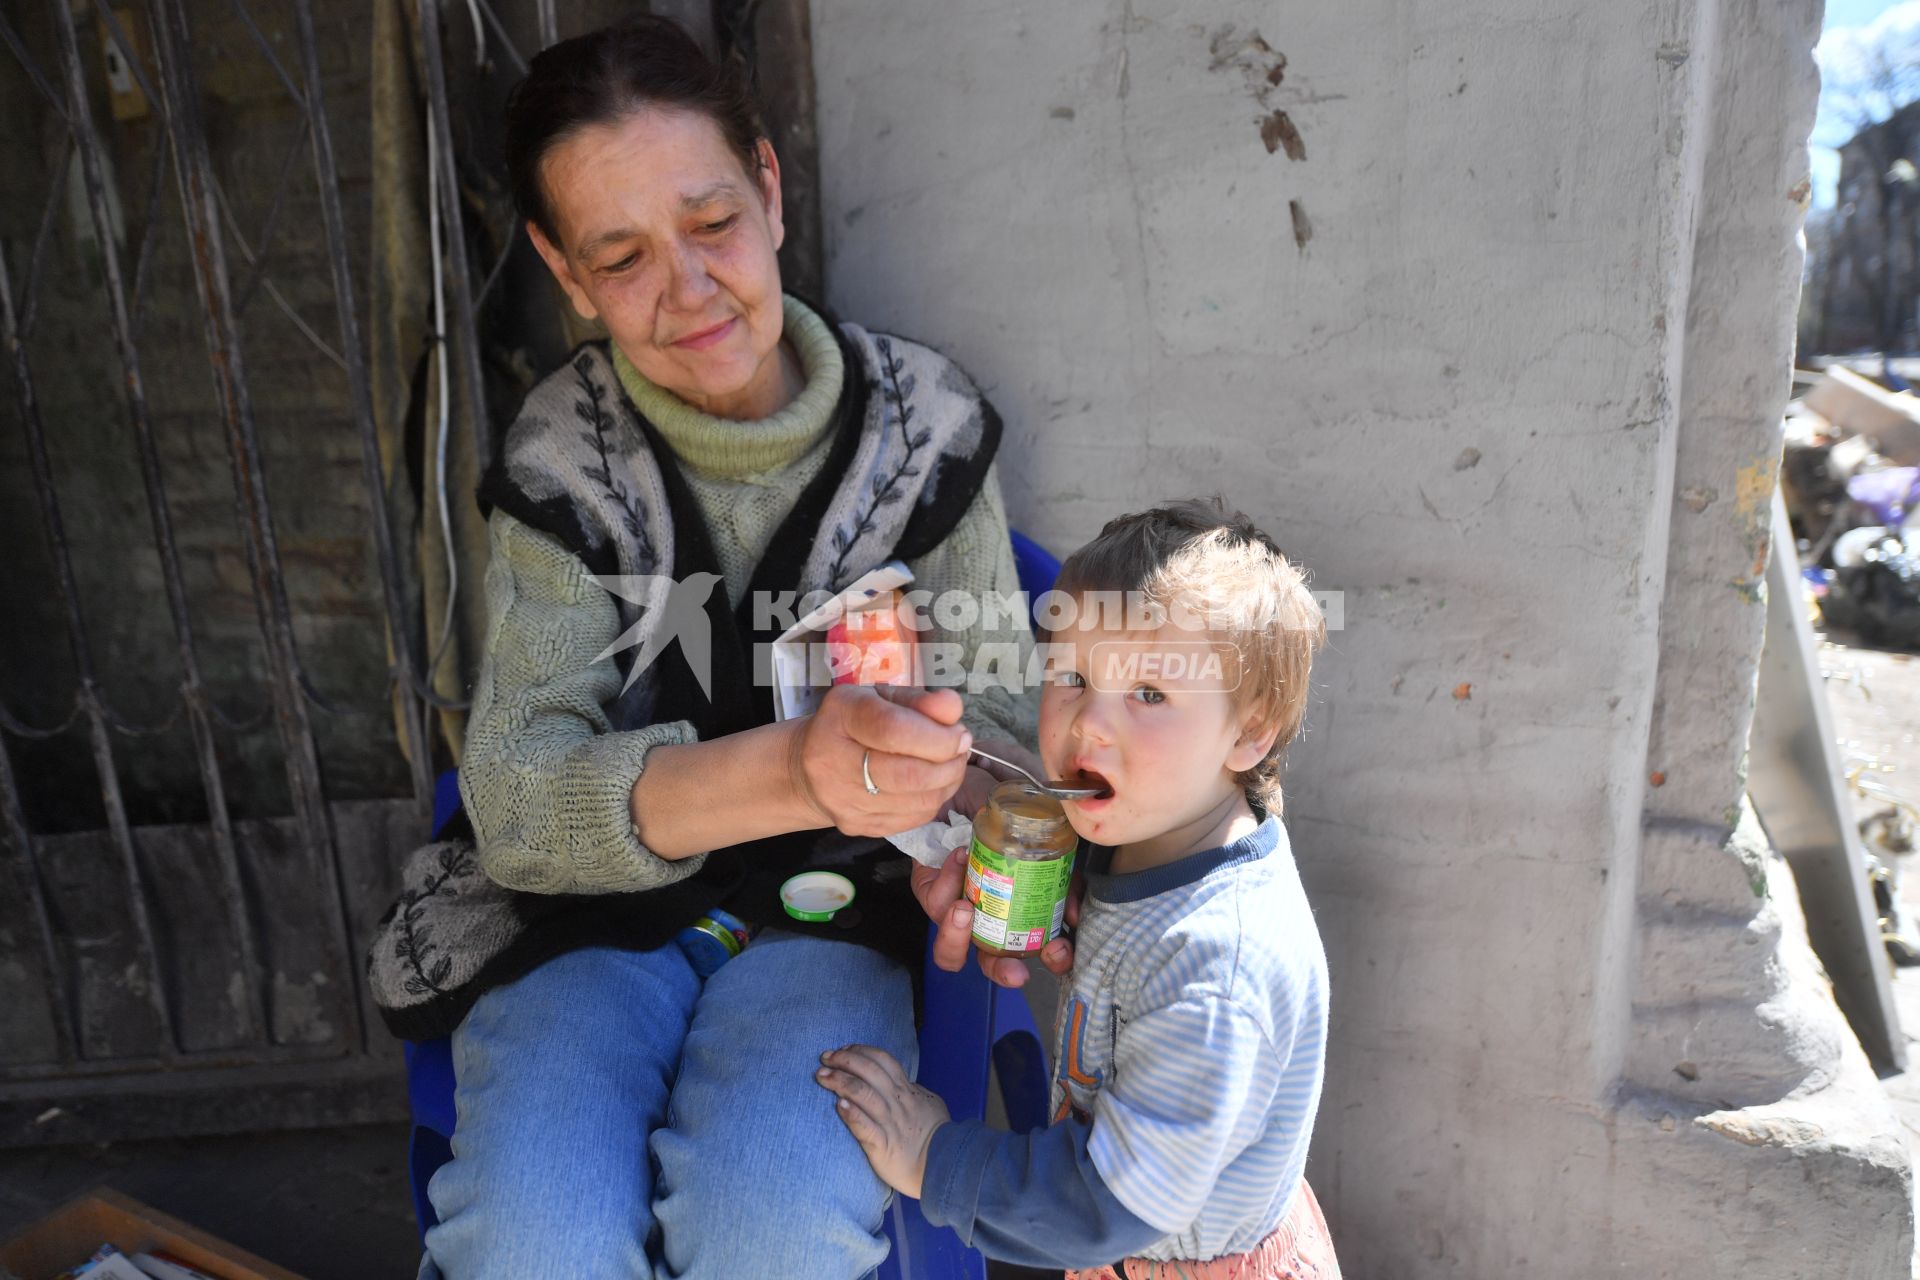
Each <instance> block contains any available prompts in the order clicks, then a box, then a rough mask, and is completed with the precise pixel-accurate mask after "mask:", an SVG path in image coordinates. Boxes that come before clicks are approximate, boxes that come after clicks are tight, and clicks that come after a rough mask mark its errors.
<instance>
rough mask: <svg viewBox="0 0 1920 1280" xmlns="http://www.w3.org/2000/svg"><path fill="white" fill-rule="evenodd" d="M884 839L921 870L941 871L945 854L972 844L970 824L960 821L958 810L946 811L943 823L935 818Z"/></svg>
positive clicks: (965, 820) (961, 819)
mask: <svg viewBox="0 0 1920 1280" xmlns="http://www.w3.org/2000/svg"><path fill="white" fill-rule="evenodd" d="M887 839H888V840H891V841H892V842H893V844H894V846H895V847H896V848H898V849H899V850H900V851H901V852H902V853H904V854H906V855H907V856H908V857H909V858H912V859H913V860H914V861H915V862H917V863H919V864H920V865H921V866H923V867H944V866H945V865H947V855H948V854H950V853H952V852H953V851H954V850H955V849H963V848H965V847H966V846H967V845H969V844H971V843H973V820H972V819H971V818H966V817H962V816H961V814H960V811H959V810H958V809H949V810H947V817H946V820H945V821H942V820H940V819H939V818H935V819H934V820H933V821H932V822H929V823H927V824H926V825H925V826H923V827H914V828H913V829H912V830H910V831H902V832H901V833H900V834H898V835H892V836H888V837H887Z"/></svg>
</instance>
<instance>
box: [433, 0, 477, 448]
mask: <svg viewBox="0 0 1920 1280" xmlns="http://www.w3.org/2000/svg"><path fill="white" fill-rule="evenodd" d="M420 44H421V52H422V53H423V54H424V55H425V61H426V64H427V113H428V119H429V121H430V124H431V127H432V129H433V137H434V145H435V146H436V147H437V148H438V150H439V165H440V208H441V216H442V217H443V218H444V219H445V220H446V237H445V244H446V246H447V251H446V256H447V277H448V279H447V285H448V289H447V292H448V293H449V294H450V295H451V297H452V301H453V319H454V324H455V326H456V328H457V330H458V333H459V337H460V342H459V347H460V372H461V375H462V381H463V382H465V383H466V393H467V408H468V411H469V412H470V413H471V414H472V417H473V447H474V454H475V456H476V457H477V458H478V459H479V463H480V469H481V471H483V472H484V471H485V470H486V469H487V467H488V466H489V465H490V464H491V463H492V461H493V431H492V428H491V426H490V424H489V423H488V422H487V384H486V379H485V378H484V377H483V376H482V375H481V372H480V331H479V329H478V327H477V326H476V325H475V324H474V318H473V276H472V273H471V271H470V270H469V269H468V265H467V232H466V222H465V220H464V218H463V217H462V214H461V210H460V174H459V172H458V166H456V165H455V164H454V160H453V125H452V120H451V113H450V111H449V109H448V107H447V70H446V65H445V63H444V61H443V48H442V43H441V39H440V0H420ZM445 338H446V335H445V334H442V335H441V340H442V341H445Z"/></svg>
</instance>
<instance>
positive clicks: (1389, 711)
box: [812, 0, 1912, 1280]
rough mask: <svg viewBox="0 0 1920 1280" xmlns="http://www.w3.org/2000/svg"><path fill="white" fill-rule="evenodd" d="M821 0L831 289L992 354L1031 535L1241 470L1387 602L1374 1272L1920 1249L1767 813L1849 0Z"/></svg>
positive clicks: (1361, 933) (1325, 561)
mask: <svg viewBox="0 0 1920 1280" xmlns="http://www.w3.org/2000/svg"><path fill="white" fill-rule="evenodd" d="M812 5H813V18H814V48H815V72H816V78H817V83H818V91H819V126H820V140H821V166H822V180H823V189H824V192H825V196H824V200H823V214H824V220H825V223H826V234H827V254H828V257H827V281H828V296H829V299H830V301H831V302H832V303H833V304H834V305H835V306H836V307H837V308H838V309H839V310H840V312H841V313H842V314H844V315H846V316H848V317H849V318H852V319H856V320H859V321H861V322H863V323H867V324H869V325H872V326H875V327H880V328H888V329H895V330H898V331H900V332H902V333H905V334H908V335H911V336H913V337H916V338H920V339H923V340H926V341H931V342H933V343H935V344H936V345H939V346H941V347H942V348H943V349H945V350H947V351H948V352H950V353H951V354H953V355H954V356H956V357H957V358H958V359H959V360H960V361H961V362H962V363H963V364H964V365H965V366H966V367H967V368H968V369H969V370H971V371H972V372H973V374H974V375H975V376H976V378H978V379H979V381H980V382H981V383H982V385H983V386H984V387H985V388H986V389H987V391H988V394H989V395H990V396H991V397H992V398H993V400H994V401H995V403H996V404H997V405H998V407H999V408H1000V410H1001V412H1002V414H1003V415H1004V417H1005V419H1006V421H1007V424H1008V432H1007V438H1006V445H1005V447H1004V451H1003V453H1002V462H1001V475H1002V479H1003V481H1004V483H1005V485H1006V488H1007V492H1008V501H1009V507H1010V510H1011V513H1012V516H1013V519H1014V521H1015V523H1016V524H1017V525H1019V526H1020V527H1022V528H1023V529H1025V530H1026V531H1028V532H1030V533H1032V534H1034V535H1035V536H1037V537H1039V538H1040V539H1041V540H1042V541H1044V542H1046V543H1048V544H1049V545H1051V546H1053V547H1054V548H1056V549H1060V550H1065V549H1068V548H1071V547H1072V546H1074V545H1076V544H1077V543H1078V542H1079V541H1081V540H1082V539H1084V538H1085V537H1087V536H1089V535H1090V534H1091V533H1092V532H1093V531H1094V530H1095V529H1097V528H1098V526H1099V525H1100V523H1101V522H1102V521H1103V520H1105V519H1106V518H1108V517H1109V516H1111V515H1114V514H1116V513H1118V512H1121V511H1125V510H1129V509H1134V508H1138V507H1140V506H1142V505H1145V504H1148V503H1150V502H1152V501H1154V500H1156V499H1159V498H1164V497H1170V496H1179V495H1186V494H1193V493H1211V492H1221V493H1224V494H1225V495H1226V496H1227V497H1228V498H1229V499H1230V500H1231V501H1232V502H1234V503H1235V504H1237V505H1239V506H1241V507H1243V508H1244V509H1246V510H1248V511H1249V512H1251V513H1253V514H1254V515H1255V516H1256V517H1257V518H1259V519H1260V520H1261V521H1262V523H1264V524H1265V525H1266V526H1267V527H1268V528H1269V529H1270V530H1271V531H1272V532H1273V533H1274V534H1275V535H1276V536H1277V537H1278V538H1279V539H1280V541H1281V543H1282V545H1283V546H1285V547H1286V548H1287V549H1288V550H1289V552H1290V554H1293V555H1296V556H1298V557H1299V558H1300V559H1302V560H1303V561H1304V562H1305V563H1306V564H1307V565H1309V566H1310V567H1311V568H1312V570H1313V571H1314V575H1315V582H1316V585H1317V586H1318V587H1320V588H1323V589H1331V590H1339V591H1343V592H1344V593H1345V620H1346V627H1345V630H1343V631H1342V632H1340V633H1338V634H1336V635H1335V636H1334V637H1333V643H1332V646H1331V648H1330V650H1329V652H1328V653H1327V655H1326V656H1325V658H1324V659H1323V661H1322V664H1321V666H1320V668H1319V674H1318V678H1317V680H1316V701H1315V707H1314V710H1313V713H1312V715H1311V717H1310V721H1309V728H1308V732H1307V734H1306V737H1305V738H1304V740H1303V741H1302V742H1301V743H1300V744H1299V745H1298V746H1297V747H1296V749H1295V753H1294V763H1293V765H1292V767H1291V770H1290V773H1289V776H1288V783H1287V785H1288V804H1287V817H1288V823H1289V826H1290V829H1291V830H1292V833H1293V836H1294V840H1295V844H1296V848H1297V849H1298V850H1299V853H1300V857H1301V862H1302V866H1303V869H1304V871H1305V872H1306V875H1307V878H1308V882H1309V888H1310V890H1311V892H1312V893H1313V896H1314V901H1315V903H1316V906H1317V908H1318V910H1319V913H1320V921H1321V927H1322V930H1323V932H1324V934H1325V936H1326V940H1327V943H1328V948H1329V954H1330V957H1331V962H1332V965H1333V979H1334V1010H1333V1019H1334V1023H1333V1037H1332V1041H1331V1049H1330V1054H1329V1063H1330V1073H1329V1083H1328V1089H1327V1093H1326V1097H1325V1100H1324V1102H1323V1105H1322V1110H1321V1114H1320V1120H1319V1127H1318V1130H1317V1133H1316V1140H1315V1149H1314V1160H1313V1164H1312V1166H1311V1169H1310V1176H1311V1177H1312V1178H1313V1179H1314V1181H1315V1183H1316V1186H1317V1188H1318V1189H1319V1191H1320V1192H1321V1196H1322V1199H1323V1201H1324V1202H1325V1203H1326V1206H1327V1208H1328V1211H1329V1213H1330V1216H1331V1217H1332V1220H1333V1225H1334V1228H1335V1233H1336V1238H1337V1240H1338V1242H1339V1245H1340V1248H1341V1250H1342V1254H1343V1261H1344V1262H1345V1263H1346V1266H1347V1271H1348V1274H1349V1275H1352V1276H1355V1277H1362V1278H1364V1277H1371V1276H1379V1277H1388V1276H1392V1277H1409V1276H1434V1277H1440V1276H1448V1277H1462V1278H1463V1280H1464V1278H1469V1277H1470V1278H1472V1280H1486V1278H1488V1277H1495V1276H1527V1277H1539V1276H1587V1275H1602V1274H1606V1275H1614V1274H1630V1275H1643V1276H1668V1275H1673V1276H1679V1275H1685V1276H1688V1277H1718V1276H1728V1277H1733V1276H1739V1277H1743V1278H1745V1280H1756V1278H1760V1277H1783V1278H1784V1277H1789V1276H1794V1277H1798V1276H1807V1275H1821V1276H1860V1277H1866V1276H1883V1275H1895V1274H1900V1275H1904V1274H1907V1272H1906V1270H1905V1268H1906V1267H1907V1262H1908V1253H1909V1252H1910V1250H1911V1247H1912V1217H1911V1211H1910V1209H1909V1207H1908V1200H1907V1195H1908V1174H1907V1172H1906V1164H1905V1158H1904V1153H1903V1152H1902V1150H1901V1146H1900V1142H1899V1138H1898V1132H1897V1129H1896V1127H1895V1125H1894V1122H1893V1120H1892V1118H1891V1116H1890V1115H1889V1114H1888V1113H1887V1112H1886V1109H1885V1104H1884V1102H1883V1101H1882V1100H1880V1099H1879V1097H1878V1095H1877V1093H1876V1092H1875V1091H1874V1090H1873V1081H1872V1079H1871V1075H1870V1073H1868V1071H1867V1068H1866V1066H1865V1063H1864V1060H1863V1059H1862V1057H1861V1055H1860V1052H1859V1048H1858V1046H1857V1045H1856V1044H1855V1043H1854V1042H1853V1041H1852V1039H1851V1037H1850V1036H1848V1035H1847V1033H1846V1030H1845V1027H1844V1024H1842V1023H1841V1022H1840V1021H1839V1019H1838V1015H1837V1013H1836V1012H1835V1010H1834V1009H1833V1007H1832V1004H1831V1002H1830V1000H1828V999H1827V998H1826V997H1825V995H1824V992H1823V990H1822V988H1821V986H1820V983H1819V981H1818V978H1817V974H1816V971H1815V970H1814V968H1813V966H1812V964H1811V957H1810V955H1809V954H1808V952H1807V950H1806V946H1805V941H1804V936H1803V933H1802V931H1801V930H1800V929H1799V926H1798V920H1799V915H1798V907H1797V904H1796V902H1795V899H1794V897H1793V894H1792V886H1791V882H1790V880H1789V879H1788V878H1787V877H1786V876H1785V875H1784V872H1783V870H1782V868H1781V866H1780V864H1779V863H1778V862H1777V860H1775V859H1773V858H1772V857H1771V856H1770V855H1769V853H1768V852H1767V850H1766V849H1765V847H1764V840H1763V838H1761V837H1760V836H1759V835H1758V834H1757V832H1756V831H1755V830H1754V829H1753V828H1752V826H1751V824H1745V825H1743V823H1742V792H1743V787H1744V763H1743V762H1744V751H1745V742H1746V735H1747V727H1748V723H1749V720H1750V717H1751V706H1752V690H1753V683H1754V669H1755V656H1756V653H1757V649H1758V646H1759V643H1760V636H1761V627H1762V619H1763V608H1762V600H1763V594H1762V591H1763V588H1762V586H1761V578H1762V572H1763V570H1764V566H1765V560H1766V556H1767V554H1768V551H1769V548H1768V545H1767V543H1768V539H1767V527H1768V526H1767V514H1768V501H1769V498H1770V495H1771V492H1772V488H1773V484H1774V474H1775V468H1776V461H1777V456H1778V446H1779V439H1778V431H1777V418H1778V414H1779V411H1780V408H1781V405H1782V404H1783V402H1784V400H1785V397H1786V391H1787V366H1788V362H1789V358H1790V355H1791V328H1790V325H1791V317H1792V314H1793V301H1794V298H1795V296H1796V290H1797V288H1798V280H1799V269H1800V260H1801V258H1800V251H1799V248H1798V244H1797V240H1796V235H1797V231H1798V227H1799V222H1800V218H1801V216H1802V212H1803V209H1804V202H1805V193H1806V183H1805V177H1806V157H1805V151H1804V141H1805V138H1806V135H1807V131H1808V129H1809V127H1810V125H1811V121H1812V112H1813V104H1814V98H1815V93H1816V78H1815V71H1814V66H1813V62H1812V58H1811V49H1812V47H1813V44H1814V41H1815V39H1816V37H1817V33H1818V27H1819V9H1820V6H1819V3H1818V0H1787V2H1786V3H1763V2H1762V0H1643V2H1642V3H1639V4H1629V5H1627V6H1625V7H1621V6H1609V5H1591V4H1582V3H1577V2H1576V0H1531V2H1530V3H1521V4H1515V5H1508V6H1501V7H1497V8H1486V7H1477V6H1471V5H1468V6H1462V5H1460V4H1458V3H1453V2H1450V0H1355V2H1354V3H1352V4H1347V5H1339V6H1318V7H1316V6H1298V5H1295V6H1285V7H1279V6H1273V5H1269V4H1261V3H1255V2H1253V0H1222V2H1221V3H1218V4H1214V5H1210V6H1204V7H1200V6H1193V5H1177V4H1172V3H1167V2H1166V0H1054V2H1053V3H1049V4H1046V5H1029V6H1012V7H1008V6H1001V5H989V4H986V3H983V2H982V0H949V2H948V3H945V4H941V5H913V6H902V5H898V4H892V3H889V2H888V0H812Z"/></svg>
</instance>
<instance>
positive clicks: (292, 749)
mask: <svg viewBox="0 0 1920 1280" xmlns="http://www.w3.org/2000/svg"><path fill="white" fill-rule="evenodd" d="M65 3H66V0H55V4H56V7H59V6H61V5H64V4H65ZM149 12H150V13H151V15H152V18H153V29H154V44H155V49H156V60H157V61H158V63H159V66H160V81H161V92H162V95H163V101H164V102H165V108H166V110H165V114H166V124H167V133H168V136H169V138H170V140H171V144H172V147H173V152H174V157H173V158H174V164H173V169H174V176H175V179H176V181H177V182H178V184H179V188H180V205H181V208H182V210H183V212H184V213H185V216H186V220H187V229H188V236H189V241H190V245H191V249H192V257H193V271H194V280H195V284H196V286H197V288H198V291H199V294H200V303H201V307H202V311H203V317H202V318H203V320H204V321H205V325H206V339H207V353H208V356H209V359H210V364H211V372H212V375H213V381H214V390H215V394H216V395H217V396H218V398H219V401H220V407H221V416H222V418H223V420H224V422H225V425H226V429H227V455H228V461H229V462H230V464H231V465H232V469H233V480H234V489H235V492H236V496H237V499H238V505H239V508H240V511H239V515H240V525H241V530H242V533H243V535H244V541H245V544H246V550H247V566H248V569H249V571H250V573H251V575H252V578H253V588H254V604H255V607H256V609H257V610H258V613H259V617H260V628H261V633H262V636H263V638H264V640H265V642H266V656H267V665H268V670H269V672H270V673H271V677H272V680H271V686H270V688H271V693H272V696H273V703H274V720H275V725H276V728H277V730H278V736H279V738H280V743H281V748H282V751H283V752H284V754H285V757H286V769H287V785H288V790H289V792H290V793H291V796H292V800H293V809H294V815H295V817H296V818H297V819H298V820H299V823H300V831H301V837H302V840H303V842H304V844H305V846H306V850H307V854H308V858H309V865H310V866H311V867H312V869H313V870H314V871H316V872H320V871H323V870H324V871H327V872H330V873H331V879H332V882H333V886H334V889H335V892H333V893H331V894H328V895H326V898H327V903H326V910H327V913H328V915H329V916H330V917H331V920H330V923H331V924H332V926H333V932H334V935H335V945H336V946H337V947H338V949H339V960H340V969H341V972H343V973H344V974H345V975H346V977H347V981H346V983H345V984H343V986H344V991H343V994H344V995H345V996H346V997H347V999H346V1001H345V1003H346V1008H345V1009H343V1010H342V1011H341V1013H342V1015H343V1018H344V1022H345V1025H346V1027H347V1032H348V1040H349V1042H350V1047H351V1049H352V1050H353V1051H355V1052H357V1051H359V1050H360V1049H361V1048H362V1047H363V1046H364V1044H365V1040H366V1027H365V1024H364V1012H365V1010H364V1006H363V1003H362V1001H361V995H360V993H361V987H362V985H363V979H362V976H361V973H360V965H359V964H358V963H357V957H356V948H355V947H354V944H353V936H352V931H351V929H350V927H349V925H348V912H347V904H346V901H345V899H344V897H343V895H342V893H341V892H340V878H339V877H340V872H339V863H338V860H337V857H336V855H335V850H334V833H333V818H332V814H331V813H330V812H329V811H328V808H327V798H326V791H325V788H324V785H323V783H322V780H321V775H320V759H319V754H318V751H317V749H316V747H315V744H314V739H313V728H312V725H311V724H310V723H309V721H308V719H307V707H306V700H305V698H304V697H303V696H302V694H301V692H300V685H299V674H298V673H299V656H298V652H297V650H296V645H295V640H294V635H293V619H292V613H291V610H290V608H289V606H288V603H287V593H286V582H285V579H284V577H283V575H282V572H281V566H280V551H279V546H278V543H277V541H276V539H275V535H274V529H273V515H272V507H271V503H270V500H269V498H268V494H267V482H266V470H265V464H264V460H263V458H262V457H261V451H260V442H259V437H258V433H257V431H256V429H255V424H254V417H253V399H252V395H251V393H250V392H249V390H248V387H247V379H246V371H245V364H244V361H243V359H242V355H241V349H240V342H239V333H238V331H237V322H236V320H235V317H234V314H233V297H232V293H231V289H232V275H231V272H230V271H229V270H228V266H227V259H226V244H225V240H224V238H223V236H222V233H221V219H220V213H219V209H218V207H217V203H216V199H215V196H214V189H213V170H212V159H211V157H210V156H209V154H208V151H207V139H206V131H205V128H204V126H203V124H202V122H201V119H200V102H199V98H198V94H197V91H196V89H195V85H194V79H193V71H192V67H191V64H190V59H191V57H192V50H193V38H192V34H191V33H190V31H189V30H188V28H187V19H186V13H185V10H184V8H183V5H182V3H181V0H150V9H149Z"/></svg>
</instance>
